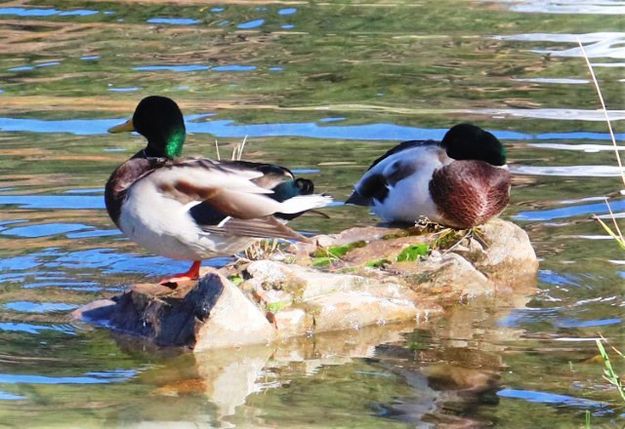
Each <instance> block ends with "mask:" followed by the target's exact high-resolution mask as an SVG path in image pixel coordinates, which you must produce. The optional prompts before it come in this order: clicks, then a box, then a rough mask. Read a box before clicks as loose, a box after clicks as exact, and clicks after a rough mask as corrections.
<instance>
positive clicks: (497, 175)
mask: <svg viewBox="0 0 625 429" xmlns="http://www.w3.org/2000/svg"><path fill="white" fill-rule="evenodd" d="M510 179H511V176H510V172H509V171H508V169H507V166H506V156H505V150H504V147H503V145H502V144H501V142H500V141H499V140H498V139H497V138H496V137H495V136H494V135H493V134H491V133H489V132H488V131H484V130H483V129H481V128H479V127H476V126H475V125H471V124H458V125H455V126H454V127H452V128H451V129H450V130H449V131H447V133H446V134H445V136H444V137H443V140H442V141H440V142H438V141H433V140H425V141H424V140H411V141H407V142H403V143H400V144H399V145H398V146H395V147H394V148H392V149H391V150H389V151H388V152H386V153H385V154H384V155H382V156H381V157H380V158H378V159H376V160H375V161H374V162H373V164H371V166H370V167H369V169H368V170H367V171H366V172H365V174H364V175H363V176H362V177H361V178H360V180H359V181H358V183H356V185H355V186H354V192H353V193H352V195H351V196H350V197H349V199H348V200H347V201H346V202H347V203H348V204H357V205H364V206H371V207H372V209H373V212H374V213H375V214H376V215H378V216H380V217H381V218H382V219H383V220H384V221H387V222H406V223H414V222H416V221H417V220H419V218H421V217H427V218H428V219H430V220H431V221H434V222H437V223H440V224H441V225H445V226H449V227H453V228H471V227H474V226H477V225H480V224H483V223H484V222H486V221H488V220H489V219H490V218H492V217H494V216H497V215H498V214H499V213H501V212H502V211H503V209H504V208H505V207H506V206H507V205H508V201H509V199H510Z"/></svg>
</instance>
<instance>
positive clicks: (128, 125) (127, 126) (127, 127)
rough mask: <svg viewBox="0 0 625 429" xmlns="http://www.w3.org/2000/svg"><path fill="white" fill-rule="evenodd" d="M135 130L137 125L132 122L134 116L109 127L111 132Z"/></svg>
mask: <svg viewBox="0 0 625 429" xmlns="http://www.w3.org/2000/svg"><path fill="white" fill-rule="evenodd" d="M134 130H135V125H134V124H133V123H132V118H130V119H128V120H127V121H126V122H124V123H123V124H119V125H115V126H114V127H111V128H109V129H108V132H109V133H123V132H125V131H126V132H130V131H134Z"/></svg>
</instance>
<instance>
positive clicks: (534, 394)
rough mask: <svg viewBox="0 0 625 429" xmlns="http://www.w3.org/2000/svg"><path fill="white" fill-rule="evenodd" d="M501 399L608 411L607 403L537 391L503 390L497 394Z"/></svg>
mask: <svg viewBox="0 0 625 429" xmlns="http://www.w3.org/2000/svg"><path fill="white" fill-rule="evenodd" d="M497 396H499V397H500V398H509V399H522V400H524V401H528V402H538V403H542V404H548V405H559V406H566V407H575V408H603V409H605V411H608V410H609V409H608V404H607V403H605V402H598V401H591V400H589V399H583V398H576V397H574V396H568V395H559V394H556V393H551V392H539V391H536V390H520V389H509V388H508V389H502V390H500V391H499V392H497Z"/></svg>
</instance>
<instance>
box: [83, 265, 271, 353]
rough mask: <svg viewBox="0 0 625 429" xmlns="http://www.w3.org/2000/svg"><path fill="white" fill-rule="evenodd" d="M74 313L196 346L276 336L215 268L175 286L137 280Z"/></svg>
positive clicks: (235, 343) (263, 340)
mask: <svg viewBox="0 0 625 429" xmlns="http://www.w3.org/2000/svg"><path fill="white" fill-rule="evenodd" d="M111 302H113V303H114V304H111ZM104 311H105V313H104ZM94 312H95V313H94ZM73 314H74V317H76V318H81V319H83V320H88V321H95V322H100V323H105V324H106V326H108V327H110V328H112V329H115V330H117V331H121V332H125V333H128V334H132V335H139V336H141V337H144V338H148V339H150V340H152V341H153V342H154V343H155V344H157V345H161V346H185V347H192V348H193V349H194V350H195V351H202V350H206V349H213V348H220V347H236V346H242V345H246V344H259V343H267V342H270V341H271V340H273V338H274V337H275V330H274V329H273V327H272V326H271V324H270V323H269V322H268V321H267V319H266V318H265V316H264V315H263V314H262V313H261V312H260V311H259V309H258V307H257V306H256V305H254V304H253V303H252V302H251V301H250V300H249V299H248V298H247V297H246V296H245V295H244V294H243V292H241V290H240V289H239V288H237V287H236V286H234V285H233V284H232V283H231V282H230V281H229V280H228V279H226V278H225V277H223V276H222V275H221V274H219V273H218V272H216V271H214V270H211V271H209V272H208V273H207V274H205V275H204V276H203V277H202V278H201V279H200V280H199V281H198V282H189V283H186V284H181V285H179V286H178V287H177V288H176V289H174V290H172V289H170V288H169V287H166V286H162V285H159V284H138V285H135V286H133V287H132V288H130V289H129V290H128V291H127V292H125V293H124V294H122V295H120V296H118V297H116V299H115V301H101V302H99V303H97V305H94V303H91V304H88V305H87V306H85V307H83V308H81V309H78V310H77V311H75V312H74V313H73ZM94 316H98V317H94ZM104 316H106V320H103V317H104Z"/></svg>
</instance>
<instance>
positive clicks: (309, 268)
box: [74, 220, 538, 351]
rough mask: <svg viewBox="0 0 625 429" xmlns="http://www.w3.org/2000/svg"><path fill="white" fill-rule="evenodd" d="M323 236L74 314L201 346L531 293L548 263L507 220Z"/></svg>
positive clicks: (414, 315) (419, 316) (162, 341)
mask: <svg viewBox="0 0 625 429" xmlns="http://www.w3.org/2000/svg"><path fill="white" fill-rule="evenodd" d="M317 242H318V243H319V244H320V245H322V246H323V247H311V246H310V245H295V246H291V248H290V249H289V250H288V251H286V255H285V253H280V255H281V258H282V261H276V260H272V259H271V258H269V259H264V260H258V261H251V262H247V263H241V262H239V263H237V264H235V265H231V266H227V267H224V268H222V269H221V270H214V269H207V270H205V271H204V273H205V274H204V275H203V276H202V278H201V279H200V280H199V281H198V282H189V283H187V284H180V285H179V286H178V287H177V288H176V289H173V290H172V289H170V288H168V287H165V286H161V285H156V284H139V285H135V286H133V287H131V288H130V289H129V290H128V291H127V292H125V293H124V294H122V295H120V296H117V297H114V298H113V300H103V301H97V302H95V303H91V304H89V305H87V306H85V307H83V308H81V309H78V310H77V311H75V312H74V316H75V317H76V318H78V319H83V320H87V321H92V322H99V323H104V324H106V326H109V327H111V328H113V329H115V330H117V331H121V332H125V333H129V334H134V335H139V336H141V337H144V338H147V339H149V340H151V341H152V342H154V343H155V344H157V345H161V346H184V347H190V348H192V349H193V350H194V351H201V350H208V349H217V348H224V347H233V346H242V345H249V344H264V343H270V342H274V341H277V340H282V339H285V338H290V337H297V336H303V335H311V334H316V333H320V332H327V331H339V330H348V329H359V328H361V327H364V326H370V325H384V324H386V323H395V322H401V321H410V320H412V321H418V320H423V319H426V318H429V317H431V316H434V315H437V314H442V313H444V312H445V311H446V310H445V309H446V308H449V307H451V306H452V305H454V304H457V303H459V302H467V301H468V300H471V299H473V298H476V297H482V296H488V295H493V296H497V297H498V298H500V297H502V298H503V297H504V296H505V293H506V292H511V291H515V290H517V289H519V288H520V289H523V290H527V291H528V292H531V291H532V290H533V287H534V278H535V274H536V270H537V268H538V262H537V259H536V255H535V253H534V250H533V249H532V246H531V244H530V242H529V239H528V237H527V234H526V233H525V232H524V231H523V230H522V229H521V228H519V227H518V226H516V225H514V224H512V223H510V222H506V221H502V220H493V221H491V222H489V223H488V224H486V225H484V226H483V227H480V228H479V229H478V230H475V231H472V232H467V231H452V230H448V229H446V230H439V231H433V232H429V233H422V232H420V231H417V230H405V229H398V228H382V227H368V228H352V229H349V230H346V231H343V232H342V233H340V234H337V235H324V236H318V237H317ZM285 261H297V263H287V262H285ZM227 276H228V277H229V278H227ZM235 283H236V284H237V285H236V286H235Z"/></svg>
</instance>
